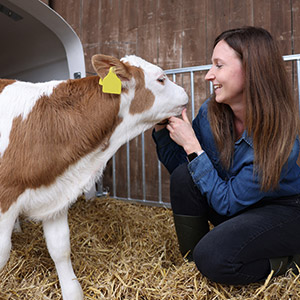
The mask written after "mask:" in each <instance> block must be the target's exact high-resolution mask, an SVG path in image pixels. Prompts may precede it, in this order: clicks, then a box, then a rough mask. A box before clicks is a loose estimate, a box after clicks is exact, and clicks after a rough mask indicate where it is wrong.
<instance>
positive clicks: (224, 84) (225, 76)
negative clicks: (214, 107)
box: [205, 40, 245, 108]
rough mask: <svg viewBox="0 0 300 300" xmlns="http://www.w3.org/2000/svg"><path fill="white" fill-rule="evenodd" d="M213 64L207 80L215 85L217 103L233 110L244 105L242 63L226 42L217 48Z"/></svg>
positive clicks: (222, 42)
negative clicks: (226, 105) (236, 106)
mask: <svg viewBox="0 0 300 300" xmlns="http://www.w3.org/2000/svg"><path fill="white" fill-rule="evenodd" d="M212 64H213V65H212V67H211V69H210V70H209V71H208V72H207V74H206V76H205V80H208V81H211V82H212V83H213V87H214V91H215V95H216V101H217V102H218V103H225V104H228V105H229V106H231V107H232V108H233V106H234V105H235V104H242V101H243V92H244V84H245V72H244V69H243V66H242V61H241V59H240V58H239V57H238V55H237V53H236V52H235V51H234V50H233V49H232V48H231V47H230V46H229V45H228V44H227V43H226V42H225V41H224V40H222V41H220V42H218V44H217V45H216V46H215V48H214V51H213V55H212Z"/></svg>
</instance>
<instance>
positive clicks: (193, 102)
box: [190, 71, 195, 120]
mask: <svg viewBox="0 0 300 300" xmlns="http://www.w3.org/2000/svg"><path fill="white" fill-rule="evenodd" d="M190 80H191V98H192V120H194V118H195V91H194V72H193V71H191V74H190Z"/></svg>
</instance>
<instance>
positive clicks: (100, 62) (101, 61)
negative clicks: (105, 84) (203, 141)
mask: <svg viewBox="0 0 300 300" xmlns="http://www.w3.org/2000/svg"><path fill="white" fill-rule="evenodd" d="M92 65H93V68H94V70H95V71H96V72H97V74H98V75H99V76H100V77H101V78H104V77H105V76H106V75H107V74H108V71H109V69H110V68H111V67H114V72H115V73H116V74H117V76H118V77H119V78H120V79H121V80H122V81H127V80H130V78H131V75H130V73H129V70H128V67H127V66H126V65H125V64H123V63H122V62H121V61H120V60H119V59H117V58H115V57H112V56H108V55H103V54H96V55H94V56H93V57H92Z"/></svg>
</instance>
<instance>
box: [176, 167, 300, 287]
mask: <svg viewBox="0 0 300 300" xmlns="http://www.w3.org/2000/svg"><path fill="white" fill-rule="evenodd" d="M170 190H171V191H170V196H171V205H172V209H173V212H174V214H180V215H193V216H206V217H207V220H209V221H210V222H211V223H212V224H213V225H214V228H213V229H212V230H210V231H209V232H208V233H207V234H206V235H205V236H204V237H203V238H202V239H201V240H200V241H199V242H198V244H197V245H196V247H195V249H194V252H193V258H194V261H195V264H196V266H197V268H198V269H199V271H200V272H201V273H202V274H203V275H204V276H206V277H208V278H209V279H211V280H212V281H215V282H219V283H223V284H233V285H239V284H249V283H252V282H258V281H260V280H263V279H265V278H266V277H267V276H268V275H269V273H270V271H271V269H270V263H269V259H270V258H277V257H282V256H290V255H294V254H300V195H295V196H291V197H283V198H280V199H268V200H267V199H263V200H261V201H259V202H258V203H257V204H255V205H252V206H251V207H249V208H247V209H246V210H244V211H242V212H240V213H238V214H237V215H234V216H232V217H228V216H221V215H219V214H217V213H216V212H215V211H214V210H213V209H212V208H211V207H209V205H208V204H207V201H206V199H205V197H204V196H203V195H201V193H200V191H199V189H198V188H197V187H196V186H195V184H194V182H193V180H192V178H191V176H190V174H189V172H188V169H187V165H186V164H183V165H180V166H178V167H177V168H176V169H175V170H174V172H173V173H172V175H171V186H170Z"/></svg>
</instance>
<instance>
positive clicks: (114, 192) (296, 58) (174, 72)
mask: <svg viewBox="0 0 300 300" xmlns="http://www.w3.org/2000/svg"><path fill="white" fill-rule="evenodd" d="M283 59H284V61H295V62H296V72H295V73H296V74H297V81H296V82H297V86H298V99H299V103H300V54H296V55H286V56H283ZM210 67H211V65H202V66H196V67H188V68H179V69H171V70H166V71H165V73H166V74H167V75H169V76H172V79H173V81H174V82H176V79H177V77H176V76H177V75H178V74H188V73H189V74H190V87H189V89H190V102H191V111H192V119H194V117H195V86H194V85H195V83H194V75H195V73H196V72H204V71H207V70H209V69H210ZM210 91H211V92H212V85H211V86H210ZM141 145H142V149H141V156H142V158H141V159H142V169H141V176H142V185H143V186H142V195H143V196H142V197H141V199H136V198H133V197H132V196H131V184H130V175H131V174H130V147H129V142H128V143H127V144H126V176H127V178H126V180H125V179H123V182H126V184H127V197H120V196H118V191H117V187H116V179H117V172H116V157H115V156H113V158H112V185H113V187H112V190H111V191H109V194H110V197H112V198H117V199H121V200H126V201H132V202H140V203H144V204H148V205H156V206H165V207H170V203H169V202H165V201H163V198H162V169H161V168H162V167H161V163H160V162H159V161H158V160H157V172H158V192H157V200H156V201H153V200H149V199H146V190H147V180H146V172H145V136H144V133H142V135H141ZM97 192H98V195H103V194H104V193H105V191H104V192H103V189H102V185H101V183H98V189H97Z"/></svg>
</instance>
